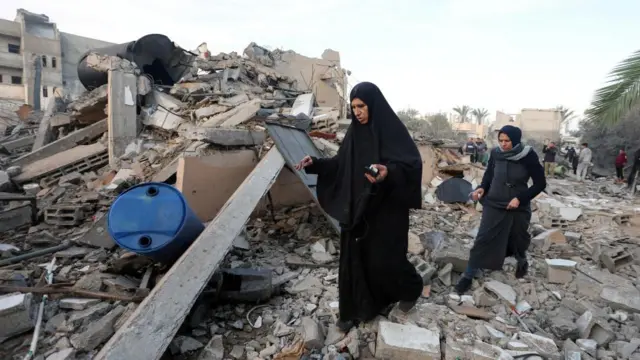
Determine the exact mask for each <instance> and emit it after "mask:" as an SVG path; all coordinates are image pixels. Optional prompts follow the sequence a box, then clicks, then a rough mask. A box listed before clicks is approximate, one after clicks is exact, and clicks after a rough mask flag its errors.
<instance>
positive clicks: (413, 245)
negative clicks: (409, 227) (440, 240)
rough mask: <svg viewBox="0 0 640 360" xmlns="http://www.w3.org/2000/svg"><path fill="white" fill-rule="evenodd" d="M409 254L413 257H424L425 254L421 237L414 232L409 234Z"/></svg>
mask: <svg viewBox="0 0 640 360" xmlns="http://www.w3.org/2000/svg"><path fill="white" fill-rule="evenodd" d="M408 251H409V253H410V254H413V255H422V254H423V253H424V246H422V242H420V237H419V236H418V235H416V234H414V233H412V232H409V250H408Z"/></svg>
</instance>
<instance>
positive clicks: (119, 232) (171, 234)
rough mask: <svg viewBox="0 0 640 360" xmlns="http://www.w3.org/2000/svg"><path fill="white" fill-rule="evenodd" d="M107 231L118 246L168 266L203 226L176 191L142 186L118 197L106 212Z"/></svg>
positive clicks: (161, 184)
mask: <svg viewBox="0 0 640 360" xmlns="http://www.w3.org/2000/svg"><path fill="white" fill-rule="evenodd" d="M107 228H108V230H109V235H111V238H113V240H114V241H115V242H116V243H117V244H118V245H119V246H121V247H123V248H125V249H127V250H129V251H132V252H135V253H137V254H139V255H144V256H148V257H150V258H152V259H153V260H156V261H160V262H164V263H170V262H172V261H175V260H176V259H177V258H178V257H180V255H182V253H184V252H185V250H187V248H188V247H189V246H190V245H191V243H193V241H194V240H195V239H196V238H197V237H198V235H200V233H202V231H203V230H204V225H203V223H202V221H200V219H198V217H197V216H196V215H195V214H194V212H193V211H192V210H191V208H189V205H187V202H186V200H185V199H184V197H183V196H182V194H181V193H180V191H178V190H177V189H176V188H174V187H173V186H171V185H167V184H163V183H145V184H140V185H137V186H134V187H132V188H130V189H128V190H127V191H125V192H123V193H122V194H120V196H118V198H117V199H116V200H115V201H114V202H113V204H112V205H111V208H110V209H109V214H108V215H107Z"/></svg>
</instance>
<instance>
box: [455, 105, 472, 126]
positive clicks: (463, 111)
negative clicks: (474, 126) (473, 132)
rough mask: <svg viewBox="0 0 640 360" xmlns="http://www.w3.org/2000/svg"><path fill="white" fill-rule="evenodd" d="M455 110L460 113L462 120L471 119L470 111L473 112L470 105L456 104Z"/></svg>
mask: <svg viewBox="0 0 640 360" xmlns="http://www.w3.org/2000/svg"><path fill="white" fill-rule="evenodd" d="M453 111H455V112H456V113H458V115H459V117H460V122H461V123H463V122H467V121H468V120H469V113H470V112H471V107H469V105H462V106H456V107H454V108H453Z"/></svg>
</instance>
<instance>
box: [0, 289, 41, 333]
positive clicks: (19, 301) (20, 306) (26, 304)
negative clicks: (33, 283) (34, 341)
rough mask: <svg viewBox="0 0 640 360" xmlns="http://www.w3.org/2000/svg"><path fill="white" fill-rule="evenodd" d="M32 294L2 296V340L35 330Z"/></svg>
mask: <svg viewBox="0 0 640 360" xmlns="http://www.w3.org/2000/svg"><path fill="white" fill-rule="evenodd" d="M33 326H34V321H33V319H32V318H31V294H8V295H3V296H0V339H2V338H8V337H11V336H14V335H18V334H21V333H23V332H25V331H29V330H31V329H33Z"/></svg>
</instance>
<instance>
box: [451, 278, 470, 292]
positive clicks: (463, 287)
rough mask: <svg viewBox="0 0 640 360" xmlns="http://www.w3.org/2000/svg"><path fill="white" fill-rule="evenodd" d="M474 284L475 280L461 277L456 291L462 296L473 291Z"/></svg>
mask: <svg viewBox="0 0 640 360" xmlns="http://www.w3.org/2000/svg"><path fill="white" fill-rule="evenodd" d="M472 284H473V279H469V278H467V277H464V276H463V277H461V278H460V280H459V281H458V283H457V284H456V286H455V290H456V292H457V293H458V294H459V295H462V294H464V293H466V292H467V291H469V290H470V289H471V285H472Z"/></svg>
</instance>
